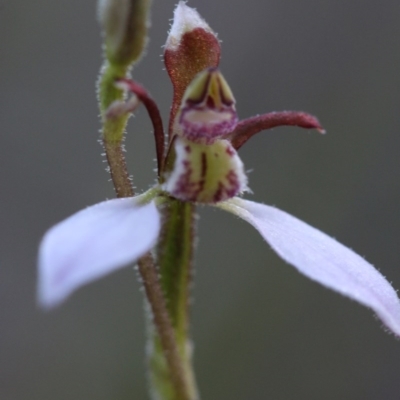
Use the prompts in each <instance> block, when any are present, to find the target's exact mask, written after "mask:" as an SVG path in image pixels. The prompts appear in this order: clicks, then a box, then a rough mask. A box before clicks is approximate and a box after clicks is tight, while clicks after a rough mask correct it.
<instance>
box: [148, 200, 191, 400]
mask: <svg viewBox="0 0 400 400" xmlns="http://www.w3.org/2000/svg"><path fill="white" fill-rule="evenodd" d="M194 211H195V206H194V205H193V204H191V203H186V202H181V201H179V200H176V199H168V200H167V201H166V202H165V203H164V205H163V209H162V212H163V230H162V233H161V238H160V242H159V246H158V249H157V258H158V265H159V268H160V276H161V285H162V290H163V293H164V297H165V299H166V305H167V310H168V313H169V317H170V319H171V321H172V326H173V329H174V331H175V337H176V339H177V344H178V350H179V353H180V355H181V357H182V359H183V364H184V373H185V379H186V381H187V383H188V387H189V393H190V399H191V400H195V399H198V393H197V387H196V382H195V378H194V372H193V367H192V346H191V341H190V338H189V299H190V285H191V280H192V258H193V239H194V234H193V230H194V222H195V219H194ZM150 348H151V354H150V366H151V379H152V382H153V386H155V388H156V391H157V392H156V393H155V397H154V398H155V399H160V398H161V399H165V400H175V397H174V394H173V390H172V389H171V387H170V384H169V382H168V381H167V380H166V379H165V367H166V364H165V360H163V358H162V357H161V356H160V354H159V352H160V338H158V337H157V335H154V337H153V341H152V343H151V345H150Z"/></svg>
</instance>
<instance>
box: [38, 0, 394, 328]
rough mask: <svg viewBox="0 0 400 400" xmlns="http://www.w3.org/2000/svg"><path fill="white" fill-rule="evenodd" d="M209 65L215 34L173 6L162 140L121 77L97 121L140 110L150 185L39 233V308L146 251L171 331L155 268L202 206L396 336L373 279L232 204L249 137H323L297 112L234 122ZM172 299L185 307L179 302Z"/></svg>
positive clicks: (340, 253)
mask: <svg viewBox="0 0 400 400" xmlns="http://www.w3.org/2000/svg"><path fill="white" fill-rule="evenodd" d="M219 55H220V43H219V41H218V39H217V37H216V35H215V33H214V32H213V31H212V30H211V28H210V27H209V26H208V24H207V23H206V22H205V21H204V20H203V19H202V18H201V17H200V15H199V14H198V13H197V11H195V10H194V9H192V8H190V7H188V6H187V5H186V4H185V3H184V2H180V3H179V4H178V6H177V8H176V10H175V14H174V20H173V24H172V27H171V30H170V32H169V36H168V39H167V42H166V46H165V52H164V61H165V65H166V68H167V71H168V73H169V76H170V78H171V81H172V84H173V87H174V98H173V103H172V108H171V115H170V121H169V130H168V134H167V135H164V131H163V127H162V121H161V118H160V114H159V112H158V108H157V106H156V104H155V102H154V101H153V99H152V98H151V97H150V95H149V94H148V93H147V91H146V90H145V89H144V88H143V87H142V86H140V85H139V84H137V83H136V82H133V81H131V80H130V79H128V78H126V77H125V76H120V77H119V78H118V79H117V80H115V86H116V87H117V88H118V89H119V90H121V91H122V92H121V93H125V94H127V93H128V92H130V93H132V97H131V99H130V100H128V101H126V102H125V101H121V100H118V101H117V102H114V103H113V104H111V105H110V107H108V108H107V110H106V112H104V118H106V119H107V118H108V120H107V121H108V122H110V121H111V123H112V122H113V121H115V119H116V118H118V117H121V116H124V117H126V116H127V115H128V114H129V113H131V112H132V111H133V110H134V109H135V108H136V107H137V106H138V104H139V103H143V104H144V105H145V107H146V108H147V110H148V113H149V115H150V117H151V120H152V123H153V127H154V134H155V142H156V153H157V162H158V183H157V185H155V186H154V187H152V188H151V189H150V190H148V191H147V192H145V193H143V194H141V195H138V196H132V197H126V196H127V195H126V194H125V195H120V197H125V198H118V199H114V200H108V201H104V202H102V203H99V204H97V205H94V206H92V207H89V208H86V209H84V210H82V211H79V212H78V213H76V214H74V215H72V216H71V217H69V218H67V219H66V220H64V221H62V222H60V223H58V224H57V225H55V226H54V227H53V228H51V229H50V230H49V231H48V232H47V233H46V235H45V236H44V239H43V241H42V243H41V245H40V250H39V285H38V287H39V291H38V293H39V300H40V303H41V305H42V306H44V307H54V306H56V305H58V304H60V303H61V302H63V301H64V300H65V299H66V298H67V297H68V296H69V295H70V294H71V293H72V292H74V291H75V290H76V289H78V288H80V287H81V286H83V285H86V284H88V283H90V282H92V281H94V280H96V279H98V278H100V277H102V276H104V275H106V274H109V273H111V272H113V271H115V270H117V269H119V268H121V267H124V266H127V265H130V264H132V263H135V262H137V260H138V259H139V258H140V257H142V256H144V255H145V254H147V253H148V252H149V251H152V250H153V251H154V252H155V253H156V256H157V263H158V265H159V268H160V271H161V277H160V279H161V281H162V284H163V289H164V293H167V294H165V296H166V297H167V306H168V308H169V311H170V316H171V319H172V320H173V321H172V322H173V324H174V326H175V322H176V321H175V320H174V318H175V317H174V312H173V311H171V309H170V308H171V307H173V305H171V304H173V303H174V302H173V300H171V298H173V297H174V296H175V294H174V293H175V292H174V290H178V291H179V290H182V288H180V289H179V287H178V286H177V285H178V283H177V282H176V280H174V279H175V278H174V274H172V275H170V276H167V277H165V276H163V270H162V265H163V263H164V264H165V263H167V264H168V263H169V264H170V265H175V263H179V262H180V261H179V260H180V258H179V257H181V258H182V257H184V256H185V255H184V254H183V253H184V251H183V250H182V249H184V248H185V242H187V241H193V236H192V233H191V232H189V231H191V228H190V226H189V225H187V224H185V222H184V221H185V218H186V216H187V215H186V214H185V213H188V215H189V214H190V215H191V216H193V208H194V206H195V205H197V204H204V205H208V206H212V207H216V208H219V209H222V210H224V211H227V212H230V213H232V214H234V215H235V216H237V217H239V218H241V219H242V220H244V221H246V222H248V223H249V224H250V225H252V226H253V227H254V228H255V229H256V230H257V231H258V232H259V233H260V234H261V236H262V237H263V239H264V240H265V241H266V242H267V243H268V244H269V246H270V247H271V248H272V249H273V250H274V251H275V252H276V253H277V254H278V255H279V256H280V257H281V258H282V259H283V260H284V261H286V262H287V263H288V264H290V265H292V266H293V267H295V268H296V269H297V270H298V271H299V272H300V273H302V274H303V275H305V276H307V277H308V278H310V279H312V280H314V281H316V282H318V283H320V284H321V285H323V286H325V287H328V288H330V289H332V290H334V291H336V292H338V293H340V294H342V295H344V296H347V297H349V298H350V299H353V300H356V301H357V302H359V303H360V304H362V305H364V306H366V307H368V308H370V309H371V310H373V311H374V312H375V313H376V315H377V316H378V317H379V318H380V320H381V321H382V322H383V324H384V325H385V326H386V327H387V328H388V329H389V330H390V331H392V332H393V333H394V334H395V335H397V336H400V302H399V299H398V297H397V294H396V291H395V290H394V289H393V288H392V286H391V285H390V283H389V282H388V281H387V280H386V279H385V277H384V276H383V275H382V274H381V273H380V272H379V271H378V270H377V269H375V268H374V267H373V266H372V265H371V264H370V263H368V262H367V261H366V260H365V259H364V258H362V257H360V256H359V255H357V254H356V253H355V252H353V251H352V250H350V249H349V248H347V247H346V246H344V245H342V244H340V243H339V242H337V241H336V240H335V239H333V238H331V237H329V236H328V235H326V234H325V233H323V232H321V231H319V230H318V229H316V228H313V227H311V226H309V225H307V224H306V223H305V222H303V221H300V220H299V219H297V218H295V217H293V216H291V215H290V214H288V213H286V212H284V211H281V210H279V209H278V208H275V207H272V206H268V205H265V204H262V203H256V202H254V201H250V200H246V199H244V198H243V197H242V196H243V194H244V193H245V192H246V191H249V188H248V180H247V176H246V172H245V169H244V166H243V163H242V161H241V159H240V157H239V155H238V152H237V151H238V149H239V148H240V147H241V146H242V145H244V144H245V143H246V142H247V140H248V139H250V138H251V137H252V136H253V135H254V134H256V133H258V132H260V131H262V130H265V129H269V128H272V127H276V126H281V125H292V126H298V127H301V128H309V129H316V130H317V131H319V132H321V133H323V132H324V130H323V128H322V126H321V125H320V123H319V122H318V120H317V119H316V118H315V117H313V116H311V115H309V114H306V113H304V112H293V111H285V112H274V113H268V114H264V115H259V116H255V117H252V118H248V119H245V120H242V121H239V120H238V116H237V112H236V107H235V104H236V103H235V99H234V96H233V94H232V91H231V89H230V87H229V85H228V83H227V82H226V80H225V79H224V77H223V75H222V74H221V72H220V71H219V70H218V63H219ZM165 136H166V137H165ZM165 143H166V144H167V146H165ZM128 195H129V193H128ZM174 205H175V206H174ZM185 205H188V207H189V208H187V207H186V208H185ZM166 210H167V211H166ZM190 215H189V217H188V219H189V220H190V218H191V217H190ZM171 221H172V222H171ZM188 227H189V228H188ZM171 232H172V233H171ZM190 251H191V250H189V253H190ZM185 254H186V253H185ZM187 257H188V258H190V257H191V254H189V255H187ZM160 265H161V267H160ZM178 278H179V277H178ZM179 279H180V278H179ZM179 279H178V280H179ZM177 287H178V289H176V288H177ZM174 288H175V289H174ZM183 290H186V289H183ZM176 296H178V297H179V296H180V295H179V294H177V295H176ZM180 298H181V299H184V300H183V301H184V302H185V301H187V296H186V297H185V296H184V295H182V296H181V297H180ZM185 299H186V300H185ZM183 309H184V307H183ZM176 324H179V323H178V322H176ZM183 330H184V329H183Z"/></svg>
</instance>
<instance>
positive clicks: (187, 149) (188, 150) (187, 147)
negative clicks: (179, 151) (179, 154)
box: [185, 145, 192, 153]
mask: <svg viewBox="0 0 400 400" xmlns="http://www.w3.org/2000/svg"><path fill="white" fill-rule="evenodd" d="M185 151H186V153H191V152H192V148H191V147H190V146H189V145H186V146H185Z"/></svg>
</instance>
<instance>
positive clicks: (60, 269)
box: [38, 198, 160, 307]
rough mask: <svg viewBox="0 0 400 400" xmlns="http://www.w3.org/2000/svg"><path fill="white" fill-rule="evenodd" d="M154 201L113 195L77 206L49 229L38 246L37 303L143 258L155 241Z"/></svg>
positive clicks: (54, 300)
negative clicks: (143, 202)
mask: <svg viewBox="0 0 400 400" xmlns="http://www.w3.org/2000/svg"><path fill="white" fill-rule="evenodd" d="M159 231H160V217H159V213H158V211H157V209H156V206H155V204H154V202H152V203H149V204H146V205H139V204H138V201H137V200H136V199H134V198H126V199H114V200H109V201H105V202H103V203H99V204H97V205H94V206H92V207H89V208H86V209H85V210H82V211H79V212H78V213H76V214H74V215H72V216H71V217H69V218H67V219H66V220H64V221H62V222H60V223H58V224H57V225H55V226H54V227H53V228H51V229H50V230H49V231H48V232H47V233H46V235H45V236H44V238H43V240H42V243H41V245H40V249H39V287H38V289H39V290H38V295H39V302H40V304H41V305H43V306H45V307H53V306H56V305H57V304H59V303H60V302H62V301H63V300H64V299H65V298H66V297H67V296H68V295H69V294H70V293H71V292H73V291H74V290H75V289H77V288H79V287H80V286H82V285H85V284H86V283H89V282H91V281H93V280H95V279H97V278H100V277H101V276H103V275H106V274H108V273H110V272H113V271H115V270H116V269H118V268H120V267H123V266H124V265H127V264H129V263H131V262H133V261H135V260H137V259H138V258H139V257H141V256H142V255H143V254H144V253H146V252H147V251H148V250H150V249H151V248H152V247H153V245H154V244H155V243H156V241H157V238H158V234H159Z"/></svg>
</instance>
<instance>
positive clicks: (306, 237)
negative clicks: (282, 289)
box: [217, 198, 400, 336]
mask: <svg viewBox="0 0 400 400" xmlns="http://www.w3.org/2000/svg"><path fill="white" fill-rule="evenodd" d="M217 206H219V207H221V208H223V209H225V210H227V211H230V212H232V213H234V214H236V215H237V216H239V217H241V218H243V219H244V220H246V221H247V222H249V223H250V224H251V225H253V226H254V227H255V228H256V229H257V230H258V231H259V232H260V234H261V235H262V237H263V238H264V239H265V240H266V241H267V242H268V243H269V244H270V245H271V247H272V248H273V249H274V250H275V251H276V252H277V253H278V254H279V255H280V256H281V257H282V258H283V259H284V260H285V261H287V262H288V263H289V264H292V265H293V266H294V267H295V268H296V269H297V270H298V271H299V272H301V273H302V274H304V275H306V276H308V277H309V278H310V279H313V280H315V281H317V282H319V283H321V284H322V285H324V286H326V287H328V288H330V289H333V290H336V291H337V292H339V293H341V294H343V295H345V296H348V297H350V298H351V299H353V300H356V301H358V302H359V303H361V304H363V305H365V306H367V307H369V308H371V309H372V310H373V311H375V312H376V314H377V315H378V317H379V318H380V319H381V320H382V321H383V323H384V324H385V325H386V326H387V327H388V328H390V329H391V330H392V331H393V332H394V333H395V334H396V335H397V336H400V302H399V298H398V297H397V294H396V291H395V290H394V289H393V287H392V286H391V285H390V283H389V282H388V281H387V280H386V279H385V278H384V277H383V275H381V273H380V272H378V271H377V270H376V269H375V268H374V267H373V266H372V265H371V264H369V263H368V262H367V261H365V260H364V259H363V258H362V257H360V256H359V255H357V254H356V253H354V252H353V251H352V250H350V249H349V248H347V247H345V246H343V245H342V244H340V243H338V242H337V241H336V240H335V239H333V238H331V237H329V236H328V235H326V234H325V233H323V232H321V231H319V230H317V229H315V228H313V227H311V226H310V225H307V224H306V223H305V222H302V221H300V220H298V219H297V218H295V217H293V216H291V215H289V214H287V213H286V212H284V211H281V210H279V209H277V208H275V207H271V206H267V205H264V204H259V203H254V202H252V201H248V200H243V199H239V198H234V199H232V200H229V201H226V202H224V203H221V204H217Z"/></svg>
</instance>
